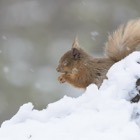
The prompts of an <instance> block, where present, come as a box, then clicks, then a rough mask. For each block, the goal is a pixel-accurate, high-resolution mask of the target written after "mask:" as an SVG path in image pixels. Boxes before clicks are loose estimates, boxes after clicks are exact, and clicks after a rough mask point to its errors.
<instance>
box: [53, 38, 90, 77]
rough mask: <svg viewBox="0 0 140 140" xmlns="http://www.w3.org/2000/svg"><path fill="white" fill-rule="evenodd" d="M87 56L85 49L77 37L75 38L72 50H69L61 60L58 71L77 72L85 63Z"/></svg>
mask: <svg viewBox="0 0 140 140" xmlns="http://www.w3.org/2000/svg"><path fill="white" fill-rule="evenodd" d="M86 57H89V55H87V53H86V52H85V51H83V49H81V48H80V46H79V43H78V39H77V37H76V38H75V39H74V42H73V44H72V48H71V50H69V51H67V52H66V53H65V54H64V55H63V56H62V57H61V58H60V61H59V65H58V67H57V69H56V70H57V71H58V72H61V73H65V74H66V73H70V74H71V73H76V72H78V70H79V68H80V64H83V62H84V60H85V58H86Z"/></svg>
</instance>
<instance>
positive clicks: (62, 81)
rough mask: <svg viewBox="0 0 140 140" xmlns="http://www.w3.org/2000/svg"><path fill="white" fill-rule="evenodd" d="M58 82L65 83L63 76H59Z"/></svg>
mask: <svg viewBox="0 0 140 140" xmlns="http://www.w3.org/2000/svg"><path fill="white" fill-rule="evenodd" d="M58 81H59V82H60V83H65V82H66V80H65V78H64V75H60V76H59V77H58Z"/></svg>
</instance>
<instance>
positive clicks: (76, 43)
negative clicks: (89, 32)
mask: <svg viewBox="0 0 140 140" xmlns="http://www.w3.org/2000/svg"><path fill="white" fill-rule="evenodd" d="M72 48H77V49H78V48H80V46H79V42H78V37H77V36H76V37H75V39H74V41H73V44H72Z"/></svg>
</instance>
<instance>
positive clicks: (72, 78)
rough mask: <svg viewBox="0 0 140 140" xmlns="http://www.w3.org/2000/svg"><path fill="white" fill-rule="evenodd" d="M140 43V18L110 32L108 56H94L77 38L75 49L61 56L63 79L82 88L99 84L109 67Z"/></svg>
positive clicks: (58, 69) (60, 70)
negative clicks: (81, 45)
mask: <svg viewBox="0 0 140 140" xmlns="http://www.w3.org/2000/svg"><path fill="white" fill-rule="evenodd" d="M139 44H140V20H133V21H130V22H128V23H127V24H126V25H125V26H124V25H123V26H120V28H119V29H118V30H116V31H115V32H114V33H113V34H112V35H110V36H109V38H108V42H107V43H106V44H105V54H106V57H104V58H94V57H92V56H90V55H89V54H88V53H86V52H85V51H84V50H83V49H81V48H80V47H79V43H78V40H77V38H76V39H75V40H74V42H73V44H72V49H71V50H69V51H68V52H66V53H65V54H64V55H63V56H62V57H61V59H60V61H59V65H58V67H57V71H58V72H61V73H63V74H62V75H60V76H59V77H58V80H59V81H60V82H61V83H64V82H68V83H70V84H72V85H73V86H75V87H78V88H86V87H87V86H88V85H89V84H91V83H95V84H96V85H97V86H98V87H100V85H101V84H102V82H103V80H104V79H105V78H106V73H107V72H108V70H109V68H110V67H111V66H112V65H113V64H114V63H115V62H117V61H119V60H121V59H123V58H124V57H126V56H127V55H128V54H130V53H131V52H133V51H134V50H135V48H136V47H137V46H138V45H139Z"/></svg>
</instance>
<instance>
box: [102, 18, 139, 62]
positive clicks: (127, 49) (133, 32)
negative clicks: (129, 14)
mask: <svg viewBox="0 0 140 140" xmlns="http://www.w3.org/2000/svg"><path fill="white" fill-rule="evenodd" d="M138 45H140V19H138V20H131V21H129V22H128V23H127V24H126V25H122V26H120V28H118V29H117V30H116V31H115V32H113V34H112V35H110V36H109V37H108V41H107V43H106V44H105V54H106V55H107V57H109V58H110V59H112V60H114V61H116V62H117V61H119V60H121V59H123V58H124V57H126V56H127V55H129V54H130V53H132V52H133V51H135V48H136V47H138Z"/></svg>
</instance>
